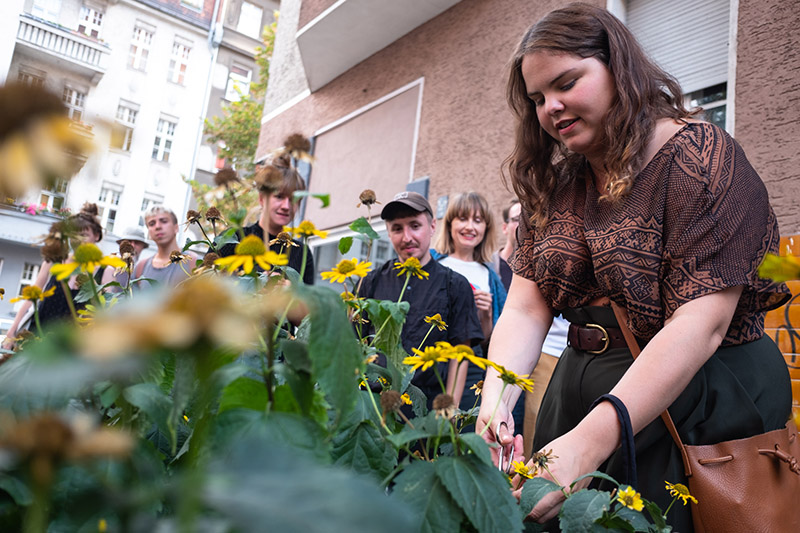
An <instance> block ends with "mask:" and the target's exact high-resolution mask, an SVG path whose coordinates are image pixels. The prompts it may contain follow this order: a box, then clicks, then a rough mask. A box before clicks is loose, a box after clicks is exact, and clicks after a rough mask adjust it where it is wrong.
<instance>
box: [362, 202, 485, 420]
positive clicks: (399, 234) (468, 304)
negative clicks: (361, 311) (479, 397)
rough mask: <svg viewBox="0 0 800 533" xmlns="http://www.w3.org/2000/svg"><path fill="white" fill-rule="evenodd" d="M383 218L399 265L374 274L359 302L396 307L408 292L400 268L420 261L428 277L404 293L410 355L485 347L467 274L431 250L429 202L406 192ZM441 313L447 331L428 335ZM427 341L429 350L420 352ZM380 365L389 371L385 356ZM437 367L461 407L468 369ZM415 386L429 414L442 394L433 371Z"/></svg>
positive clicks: (418, 377) (433, 223)
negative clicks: (445, 345) (440, 347)
mask: <svg viewBox="0 0 800 533" xmlns="http://www.w3.org/2000/svg"><path fill="white" fill-rule="evenodd" d="M381 218H382V219H383V220H385V221H386V230H387V232H388V234H389V239H390V240H391V242H392V246H393V247H394V251H395V253H396V254H397V259H390V260H389V261H387V262H386V263H384V264H383V265H381V267H380V268H377V269H376V270H374V271H372V272H370V273H369V275H367V277H366V278H364V283H363V284H362V286H361V290H360V291H359V296H360V297H363V298H376V299H378V300H391V301H395V302H396V301H397V299H398V298H399V296H400V291H402V289H403V285H404V283H405V276H398V275H397V272H398V271H397V270H395V269H394V264H395V262H401V263H402V262H404V261H406V260H407V259H409V258H410V257H416V258H417V259H418V260H419V262H420V264H421V265H422V269H423V270H424V271H425V272H427V273H428V277H426V278H423V279H419V278H418V277H416V276H411V278H410V279H409V281H408V286H407V287H406V289H405V292H403V301H405V302H408V303H409V311H408V315H407V317H406V322H405V324H404V325H403V331H402V332H401V334H400V340H401V342H402V344H403V348H404V349H405V351H406V352H407V353H409V354H413V352H412V348H417V349H424V347H425V346H434V345H435V344H436V343H437V342H439V341H446V342H449V343H450V344H452V345H454V346H455V345H457V344H466V345H469V346H473V345H475V344H478V343H480V341H482V340H483V332H482V330H481V325H480V322H479V321H478V311H477V308H476V307H475V299H474V297H473V296H472V289H471V288H470V285H469V282H468V281H467V279H466V278H465V277H464V276H462V275H461V274H458V273H456V272H453V271H452V270H450V269H449V268H447V267H446V266H444V265H442V264H441V263H439V262H438V261H434V260H433V259H432V257H431V251H430V244H431V238H432V237H433V234H434V231H435V230H436V219H435V218H434V217H433V209H431V204H430V203H428V200H427V199H426V198H425V197H424V196H422V195H421V194H419V193H416V192H409V191H403V192H401V193H398V194H397V195H395V197H394V198H393V199H392V201H391V202H389V203H387V204H386V205H385V206H384V208H383V211H381ZM437 313H438V314H439V315H441V317H442V320H444V322H445V323H446V324H447V329H446V330H443V331H440V330H439V329H438V328H433V331H431V332H430V334H428V331H429V330H430V329H431V325H430V324H429V323H426V322H425V320H424V319H425V317H426V316H427V317H429V316H433V315H435V314H437ZM426 335H427V338H426ZM423 339H424V340H425V344H424V345H423V346H420V344H421V343H422V341H423ZM378 363H379V364H383V365H384V366H385V364H386V362H385V359H384V358H383V356H380V358H379V360H378ZM437 364H438V365H439V366H438V369H439V372H440V373H441V375H442V378H443V379H445V376H446V384H447V385H446V387H447V392H448V393H449V394H450V395H451V396H453V399H454V401H455V405H458V404H459V401H460V399H461V395H462V393H463V391H464V381H465V379H466V365H462V369H461V371H460V372H459V373H458V375H456V372H455V368H456V364H455V361H451V362H450V364H449V365H448V364H446V363H437ZM411 383H412V384H413V385H416V386H417V387H419V388H420V389H421V390H422V392H423V393H425V395H426V396H427V398H428V408H429V409H430V408H431V406H432V402H433V398H435V397H436V395H438V394H439V393H441V392H442V390H441V386H440V385H439V382H438V380H437V378H436V374H435V373H434V372H433V370H432V369H428V370H427V371H425V372H420V371H419V370H418V371H417V374H416V375H415V376H414V378H413V379H412V381H411Z"/></svg>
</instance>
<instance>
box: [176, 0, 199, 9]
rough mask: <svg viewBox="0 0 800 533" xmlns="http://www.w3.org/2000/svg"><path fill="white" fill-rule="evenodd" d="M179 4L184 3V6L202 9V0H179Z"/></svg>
mask: <svg viewBox="0 0 800 533" xmlns="http://www.w3.org/2000/svg"><path fill="white" fill-rule="evenodd" d="M181 5H184V6H186V7H191V8H192V9H196V10H198V11H202V9H203V0H181Z"/></svg>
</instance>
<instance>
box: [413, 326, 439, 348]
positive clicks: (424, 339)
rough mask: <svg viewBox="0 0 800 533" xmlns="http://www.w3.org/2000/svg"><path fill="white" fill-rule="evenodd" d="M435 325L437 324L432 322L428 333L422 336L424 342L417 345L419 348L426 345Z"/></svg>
mask: <svg viewBox="0 0 800 533" xmlns="http://www.w3.org/2000/svg"><path fill="white" fill-rule="evenodd" d="M435 327H436V324H431V328H430V329H429V330H428V333H426V334H425V336H424V337H422V342H420V343H419V346H417V350H422V347H423V346H425V341H426V340H428V335H430V334H431V331H433V328H435Z"/></svg>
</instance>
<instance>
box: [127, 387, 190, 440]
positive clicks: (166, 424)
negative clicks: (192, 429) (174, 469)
mask: <svg viewBox="0 0 800 533" xmlns="http://www.w3.org/2000/svg"><path fill="white" fill-rule="evenodd" d="M122 396H123V398H125V400H126V401H127V402H128V403H130V404H131V405H133V406H135V407H138V408H139V409H140V410H141V411H142V412H144V413H145V414H146V415H147V416H148V417H149V418H150V420H152V421H153V422H154V423H155V424H156V426H157V427H158V429H159V431H161V433H163V434H164V435H166V436H167V437H168V439H169V446H170V449H171V450H172V454H174V453H175V448H176V446H177V439H178V434H177V430H176V426H175V425H174V424H171V423H170V418H171V417H170V413H171V412H172V408H173V402H172V400H171V399H169V398H168V397H167V396H166V395H165V394H164V393H163V392H161V389H159V388H158V385H155V384H154V383H139V384H136V385H132V386H130V387H127V388H126V389H125V390H123V391H122Z"/></svg>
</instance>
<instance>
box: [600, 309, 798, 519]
mask: <svg viewBox="0 0 800 533" xmlns="http://www.w3.org/2000/svg"><path fill="white" fill-rule="evenodd" d="M611 305H612V307H613V309H614V315H616V317H617V322H619V326H620V329H622V333H623V335H624V336H625V340H626V342H627V343H628V348H629V349H630V351H631V354H632V355H633V358H634V359H635V358H636V357H637V356H638V355H639V352H640V351H641V350H640V348H639V344H638V343H637V342H636V338H635V337H634V336H633V333H632V332H631V330H630V328H629V327H628V313H627V312H626V311H625V309H623V308H622V307H620V306H618V305H616V304H614V303H612V304H611ZM661 419H662V420H663V421H664V424H665V425H666V426H667V430H668V431H669V433H670V435H672V438H673V440H674V441H675V444H677V446H678V449H679V450H680V452H681V457H682V458H683V466H684V468H685V471H686V477H687V479H688V484H689V492H691V494H692V496H694V497H695V498H697V501H698V503H697V505H692V521H693V522H694V530H695V533H731V532H737V531H741V532H745V531H746V532H748V533H754V532H763V533H784V532H785V533H790V532H791V533H796V532H800V438H798V431H797V426H796V425H795V423H794V422H793V421H791V420H790V421H789V422H788V423H787V424H786V427H785V428H783V429H777V430H775V431H770V432H768V433H762V434H760V435H754V436H752V437H748V438H746V439H738V440H730V441H725V442H720V443H718V444H709V445H704V446H690V445H686V444H683V442H682V441H681V438H680V435H678V430H677V429H676V428H675V424H674V423H673V421H672V417H670V415H669V412H668V411H666V410H665V411H664V412H663V413H661Z"/></svg>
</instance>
